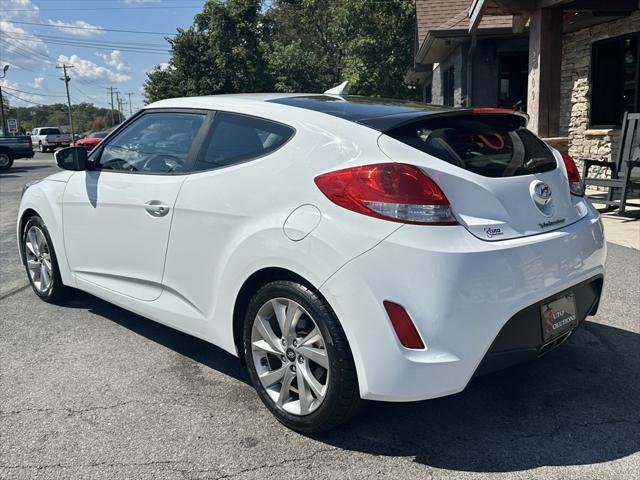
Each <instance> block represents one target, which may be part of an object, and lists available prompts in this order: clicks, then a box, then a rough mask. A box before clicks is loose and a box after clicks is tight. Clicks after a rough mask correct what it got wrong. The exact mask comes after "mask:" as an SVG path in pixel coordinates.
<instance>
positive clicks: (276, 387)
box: [251, 298, 329, 416]
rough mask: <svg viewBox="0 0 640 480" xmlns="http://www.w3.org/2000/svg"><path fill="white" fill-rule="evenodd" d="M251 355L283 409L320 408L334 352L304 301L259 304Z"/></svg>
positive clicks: (306, 410) (295, 412) (267, 388)
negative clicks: (331, 353)
mask: <svg viewBox="0 0 640 480" xmlns="http://www.w3.org/2000/svg"><path fill="white" fill-rule="evenodd" d="M251 353H252V361H253V364H254V367H255V369H256V372H257V374H258V378H259V380H260V383H261V384H262V386H263V387H264V389H265V391H266V392H267V394H268V395H269V397H270V398H271V400H273V402H274V403H275V404H276V406H277V407H278V408H279V409H282V410H284V411H286V412H288V413H290V414H293V415H300V416H302V415H308V414H310V413H312V412H314V411H315V410H317V409H318V407H320V405H321V404H322V402H323V400H324V399H325V396H326V394H327V386H328V384H329V353H328V351H327V349H326V343H325V340H324V337H323V335H322V332H321V331H320V329H319V328H318V325H317V324H316V322H315V321H314V319H313V318H312V317H311V315H309V313H307V311H306V310H305V309H304V308H303V307H302V306H301V305H300V304H299V303H297V302H296V301H294V300H291V299H288V298H274V299H271V300H269V301H268V302H266V303H265V304H264V305H262V307H260V309H259V310H258V313H257V315H256V317H255V319H254V322H253V326H252V329H251Z"/></svg>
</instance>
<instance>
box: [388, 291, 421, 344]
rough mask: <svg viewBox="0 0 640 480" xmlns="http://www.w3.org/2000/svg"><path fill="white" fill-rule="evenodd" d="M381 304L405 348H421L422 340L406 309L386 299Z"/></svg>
mask: <svg viewBox="0 0 640 480" xmlns="http://www.w3.org/2000/svg"><path fill="white" fill-rule="evenodd" d="M383 304H384V309H385V310H386V311H387V315H389V320H391V325H393V329H394V330H395V332H396V335H397V336H398V340H400V343H401V344H402V345H403V346H404V347H405V348H414V349H416V350H419V349H423V348H424V342H423V341H422V338H420V334H419V333H418V330H417V329H416V326H415V325H414V324H413V322H412V321H411V317H409V314H408V313H407V311H406V310H405V309H404V308H403V307H402V306H401V305H398V304H397V303H393V302H390V301H388V300H385V301H384V302H383Z"/></svg>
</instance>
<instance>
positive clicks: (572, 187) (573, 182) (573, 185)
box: [560, 152, 584, 197]
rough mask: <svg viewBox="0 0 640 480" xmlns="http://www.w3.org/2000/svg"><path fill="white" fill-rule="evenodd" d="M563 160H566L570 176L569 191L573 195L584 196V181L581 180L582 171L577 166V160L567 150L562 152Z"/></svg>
mask: <svg viewBox="0 0 640 480" xmlns="http://www.w3.org/2000/svg"><path fill="white" fill-rule="evenodd" d="M560 155H562V160H564V166H565V168H566V169H567V177H568V178H569V191H570V192H571V194H572V195H577V196H579V197H582V196H584V189H583V188H582V181H581V180H580V172H578V167H576V162H574V161H573V158H571V157H570V156H569V154H568V153H566V152H561V153H560Z"/></svg>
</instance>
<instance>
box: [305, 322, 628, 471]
mask: <svg viewBox="0 0 640 480" xmlns="http://www.w3.org/2000/svg"><path fill="white" fill-rule="evenodd" d="M639 378H640V335H638V334H636V333H633V332H630V331H627V330H622V329H618V328H614V327H609V326H605V325H601V324H597V323H594V322H589V321H587V322H585V323H584V324H583V326H582V327H581V328H580V329H579V330H578V331H576V333H575V335H574V336H573V337H572V338H570V339H569V340H568V341H567V342H566V343H565V344H564V345H562V346H561V347H560V348H558V349H557V350H555V351H552V352H550V353H549V354H548V355H546V356H545V357H542V358H539V359H538V360H536V361H534V362H531V363H528V364H524V365H520V366H516V367H513V368H511V369H509V370H505V371H502V372H499V373H494V374H492V375H488V376H485V377H481V378H477V379H475V380H473V381H472V382H471V383H470V385H469V386H468V387H467V389H466V390H465V391H463V392H461V393H459V394H457V395H454V396H449V397H444V398H440V399H436V400H429V401H424V402H416V403H411V404H392V403H378V402H375V403H371V404H370V405H369V406H368V408H367V409H366V410H365V411H364V412H363V414H362V415H361V416H359V417H358V418H356V419H355V420H354V421H353V422H351V423H350V424H349V425H348V426H347V427H345V428H342V429H340V430H339V431H336V432H329V433H326V434H323V435H320V436H316V437H315V438H316V439H317V440H320V441H323V442H325V443H327V444H330V445H334V446H337V447H340V448H344V449H348V450H353V451H359V452H365V453H369V454H373V455H385V456H386V455H393V456H410V457H414V459H415V461H416V462H417V463H420V464H425V465H429V466H432V467H436V468H443V469H451V470H457V471H467V472H512V471H518V470H527V469H532V468H536V467H542V466H559V465H588V464H594V463H600V462H606V461H610V460H615V459H618V458H621V457H625V456H628V455H631V454H633V453H636V452H638V451H640V382H639V381H638V379H639ZM425 381H426V380H425Z"/></svg>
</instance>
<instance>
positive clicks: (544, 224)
mask: <svg viewBox="0 0 640 480" xmlns="http://www.w3.org/2000/svg"><path fill="white" fill-rule="evenodd" d="M564 222H565V220H564V218H559V219H558V220H549V221H548V222H540V223H539V224H538V225H539V226H540V228H549V227H553V226H554V225H558V224H560V223H564Z"/></svg>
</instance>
